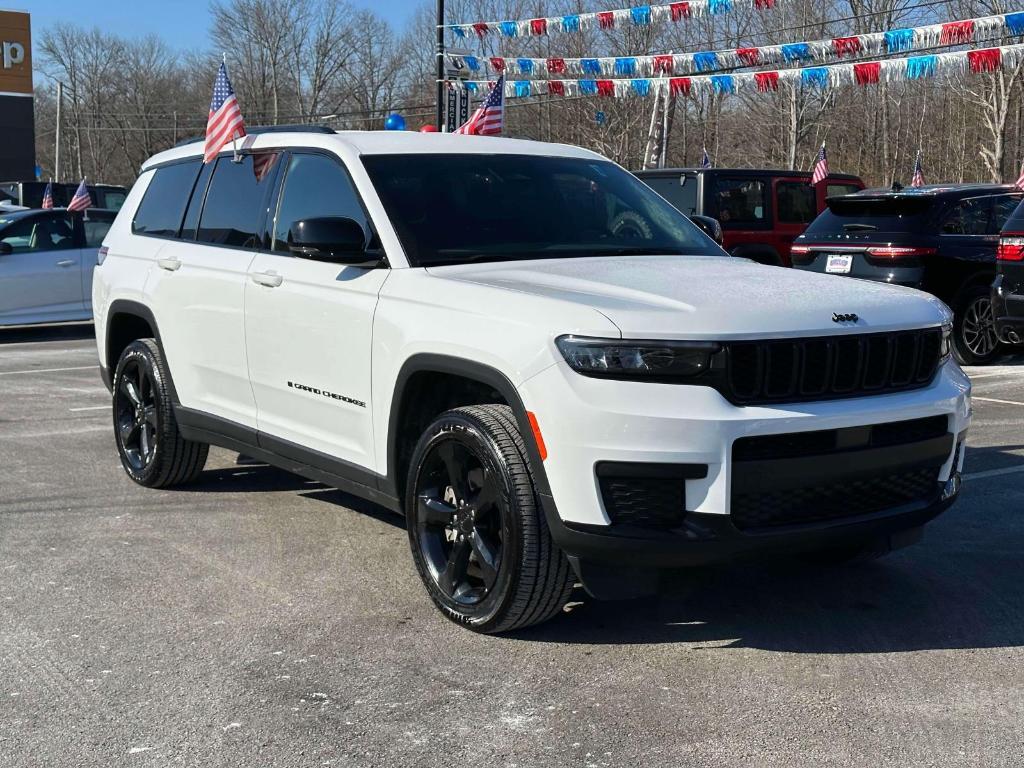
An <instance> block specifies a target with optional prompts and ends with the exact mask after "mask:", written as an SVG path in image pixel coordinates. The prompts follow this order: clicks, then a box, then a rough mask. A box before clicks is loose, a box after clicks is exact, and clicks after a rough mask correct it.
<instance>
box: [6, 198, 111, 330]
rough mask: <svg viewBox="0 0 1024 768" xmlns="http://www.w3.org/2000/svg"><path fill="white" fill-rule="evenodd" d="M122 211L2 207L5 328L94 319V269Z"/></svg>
mask: <svg viewBox="0 0 1024 768" xmlns="http://www.w3.org/2000/svg"><path fill="white" fill-rule="evenodd" d="M115 216H116V213H115V212H114V211H106V210H99V209H89V210H87V211H85V212H84V213H74V212H68V211H67V210H65V209H63V208H54V209H50V210H39V209H35V210H24V211H5V210H0V326H3V325H25V324H30V323H58V322H66V321H71V320H91V319H92V271H93V269H94V268H95V267H96V259H97V252H98V250H99V247H100V244H101V243H102V242H103V238H104V237H105V236H106V234H107V230H108V229H110V225H111V223H113V221H114V217H115Z"/></svg>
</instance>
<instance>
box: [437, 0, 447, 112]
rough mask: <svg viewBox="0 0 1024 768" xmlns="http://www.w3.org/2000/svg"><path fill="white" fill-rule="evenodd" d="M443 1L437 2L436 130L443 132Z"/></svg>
mask: <svg viewBox="0 0 1024 768" xmlns="http://www.w3.org/2000/svg"><path fill="white" fill-rule="evenodd" d="M444 86H445V83H444V0H437V130H439V131H442V130H444V98H445V90H444Z"/></svg>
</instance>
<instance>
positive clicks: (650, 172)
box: [634, 168, 860, 181]
mask: <svg viewBox="0 0 1024 768" xmlns="http://www.w3.org/2000/svg"><path fill="white" fill-rule="evenodd" d="M634 173H636V175H637V176H674V175H675V174H678V173H721V174H737V175H743V176H797V177H799V178H802V179H803V178H807V179H809V178H811V176H812V175H813V174H812V172H811V171H791V170H787V169H785V168H648V169H645V170H642V171H635V172H634ZM828 177H829V178H830V179H853V180H857V181H859V180H860V176H857V175H855V174H852V173H830V174H829V175H828Z"/></svg>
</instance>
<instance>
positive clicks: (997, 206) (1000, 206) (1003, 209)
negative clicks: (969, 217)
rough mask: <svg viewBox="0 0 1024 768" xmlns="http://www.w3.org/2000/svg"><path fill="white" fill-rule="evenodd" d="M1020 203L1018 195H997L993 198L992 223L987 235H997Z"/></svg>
mask: <svg viewBox="0 0 1024 768" xmlns="http://www.w3.org/2000/svg"><path fill="white" fill-rule="evenodd" d="M1020 201H1021V196H1020V195H999V196H998V197H996V198H995V202H994V203H993V204H992V221H991V222H990V223H989V227H988V231H989V234H992V235H994V234H997V233H998V232H999V230H1001V229H1002V228H1003V227H1004V226H1005V225H1006V222H1007V221H1008V220H1009V218H1010V216H1011V215H1012V214H1013V212H1014V211H1016V210H1017V206H1018V205H1019V204H1020Z"/></svg>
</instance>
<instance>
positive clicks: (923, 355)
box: [724, 328, 942, 405]
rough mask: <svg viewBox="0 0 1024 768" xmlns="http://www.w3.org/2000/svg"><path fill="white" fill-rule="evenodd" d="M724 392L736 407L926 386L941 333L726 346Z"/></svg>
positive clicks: (936, 363)
mask: <svg viewBox="0 0 1024 768" xmlns="http://www.w3.org/2000/svg"><path fill="white" fill-rule="evenodd" d="M724 346H725V350H726V368H727V370H726V377H725V379H726V384H727V391H726V392H725V393H724V394H725V395H726V396H727V397H728V398H729V399H730V400H731V401H732V402H734V403H737V404H740V405H757V404H761V403H778V402H798V401H801V400H825V399H831V398H840V397H861V396H864V395H876V394H881V393H886V392H901V391H905V390H908V389H917V388H920V387H924V386H927V385H928V384H929V382H931V380H932V379H933V378H934V377H935V372H936V370H938V366H939V363H940V355H941V347H942V331H941V329H939V328H925V329H922V330H914V331H901V332H898V333H878V334H861V335H853V336H825V337H819V338H810V339H785V340H767V341H745V342H730V343H728V344H725V345H724Z"/></svg>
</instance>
